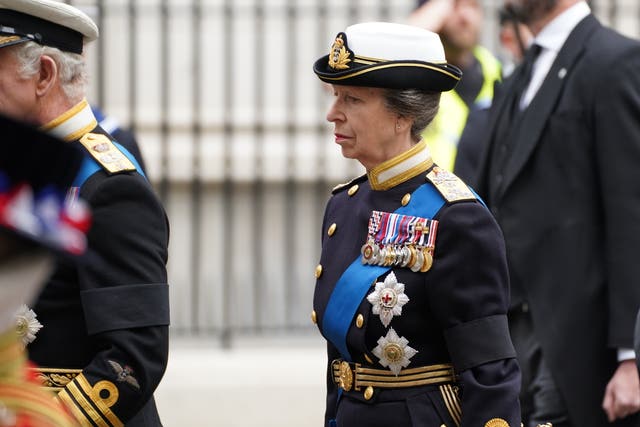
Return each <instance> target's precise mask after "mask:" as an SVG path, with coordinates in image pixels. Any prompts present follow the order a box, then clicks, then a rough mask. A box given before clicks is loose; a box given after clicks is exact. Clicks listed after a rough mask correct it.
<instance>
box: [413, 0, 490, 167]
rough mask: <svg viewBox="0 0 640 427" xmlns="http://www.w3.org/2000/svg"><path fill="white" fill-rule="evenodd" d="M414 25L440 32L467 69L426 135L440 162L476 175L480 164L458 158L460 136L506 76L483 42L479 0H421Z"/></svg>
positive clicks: (450, 56)
mask: <svg viewBox="0 0 640 427" xmlns="http://www.w3.org/2000/svg"><path fill="white" fill-rule="evenodd" d="M409 24H411V25H415V26H417V27H420V28H424V29H427V30H429V31H433V32H436V33H438V34H439V35H440V38H441V39H442V44H443V45H444V51H445V55H446V57H447V60H448V61H450V62H451V63H452V64H453V65H455V66H457V67H459V68H460V69H461V70H462V72H463V74H464V77H463V78H462V80H461V81H460V83H458V85H457V86H456V88H455V89H454V90H451V91H448V92H444V93H443V94H442V99H441V101H440V111H439V112H438V115H437V116H436V117H435V119H434V120H433V121H432V122H431V124H430V125H429V126H428V127H427V128H426V130H425V131H424V133H423V135H422V136H423V138H424V139H425V140H426V141H427V145H428V146H429V149H430V150H431V155H432V156H433V160H434V162H436V164H437V165H439V166H440V167H442V168H444V169H446V170H448V171H454V172H455V173H456V174H458V175H459V176H460V177H462V178H463V179H465V178H466V177H471V176H472V175H473V173H474V172H475V169H476V164H471V163H467V162H465V161H462V162H459V163H458V162H456V158H457V155H458V143H459V141H460V136H461V135H462V132H463V130H464V129H465V126H467V118H468V117H469V115H470V113H472V112H473V111H475V110H481V109H486V108H488V107H489V106H490V105H491V100H492V99H493V87H494V85H495V83H496V82H497V81H499V80H500V76H501V69H500V63H499V62H498V60H497V59H496V58H495V56H494V55H493V54H492V53H491V52H489V50H487V49H486V48H484V47H482V46H480V45H479V44H478V43H479V40H480V32H481V30H482V24H483V10H482V5H481V4H480V0H420V1H418V7H417V8H416V9H415V10H414V11H413V13H412V14H411V15H410V16H409ZM471 132H472V133H473V130H471Z"/></svg>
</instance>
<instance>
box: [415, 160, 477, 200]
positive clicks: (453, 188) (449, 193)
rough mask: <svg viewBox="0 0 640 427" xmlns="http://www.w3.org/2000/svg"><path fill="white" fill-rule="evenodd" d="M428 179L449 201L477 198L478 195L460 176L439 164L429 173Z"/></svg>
mask: <svg viewBox="0 0 640 427" xmlns="http://www.w3.org/2000/svg"><path fill="white" fill-rule="evenodd" d="M427 180H429V181H431V183H432V184H433V185H434V186H435V187H436V188H437V189H438V191H439V192H440V194H442V197H444V198H445V199H446V200H447V202H459V201H461V200H476V199H477V197H476V195H475V194H473V192H472V191H471V190H470V189H469V187H468V186H467V184H465V183H464V182H462V180H461V179H460V178H458V177H457V176H456V175H454V174H452V173H451V172H449V171H446V170H444V169H442V168H441V167H439V166H434V167H433V169H431V170H430V171H429V173H428V174H427Z"/></svg>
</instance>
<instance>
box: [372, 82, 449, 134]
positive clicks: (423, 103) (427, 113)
mask: <svg viewBox="0 0 640 427" xmlns="http://www.w3.org/2000/svg"><path fill="white" fill-rule="evenodd" d="M382 96H383V97H384V100H385V105H386V107H387V108H388V109H389V111H391V112H393V113H396V114H398V115H399V116H401V117H407V118H413V124H412V125H411V138H412V139H413V140H414V141H419V140H420V138H421V136H420V134H421V133H422V131H423V130H424V128H426V127H427V125H428V124H429V123H431V121H432V120H433V118H434V117H435V116H436V114H437V113H438V107H439V105H440V92H427V91H424V90H419V89H387V90H385V91H384V92H383V95H382Z"/></svg>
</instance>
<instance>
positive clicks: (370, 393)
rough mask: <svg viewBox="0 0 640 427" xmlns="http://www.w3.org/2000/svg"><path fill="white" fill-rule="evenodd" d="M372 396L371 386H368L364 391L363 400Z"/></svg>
mask: <svg viewBox="0 0 640 427" xmlns="http://www.w3.org/2000/svg"><path fill="white" fill-rule="evenodd" d="M372 397H373V387H371V386H368V387H367V388H366V389H365V391H364V398H365V400H369V399H371V398H372Z"/></svg>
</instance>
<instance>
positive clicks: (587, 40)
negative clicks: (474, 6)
mask: <svg viewBox="0 0 640 427" xmlns="http://www.w3.org/2000/svg"><path fill="white" fill-rule="evenodd" d="M508 3H509V6H510V7H512V9H513V10H514V11H515V12H516V13H517V14H518V16H519V17H520V19H522V20H523V22H525V23H526V24H527V25H528V27H529V28H530V29H531V30H532V32H533V34H534V36H535V39H534V41H533V45H532V47H531V49H530V53H529V54H528V55H527V56H528V59H526V60H525V61H524V63H523V64H522V65H521V67H520V68H519V69H518V70H516V71H515V72H514V74H513V77H512V78H511V79H510V80H508V81H507V82H505V85H504V89H503V90H502V91H501V94H500V96H498V98H497V99H496V101H495V102H494V106H493V111H492V113H491V118H490V125H489V126H490V132H489V136H488V138H489V140H488V141H487V144H485V146H486V149H485V152H484V154H483V159H482V161H481V167H480V173H479V178H478V182H477V185H476V188H477V190H478V191H479V193H480V194H481V195H482V196H483V197H484V199H485V200H486V202H487V203H488V205H489V207H490V208H491V210H492V212H493V213H494V215H495V217H496V218H497V220H498V223H499V224H500V226H501V227H502V229H503V231H504V235H505V240H506V244H507V254H508V261H509V268H510V276H511V287H512V288H511V306H510V307H511V308H510V314H509V324H510V328H511V333H512V337H513V340H514V345H515V346H516V351H517V352H518V358H519V361H520V365H521V367H522V370H523V384H522V394H521V403H522V410H523V417H524V422H525V426H530V425H535V424H536V423H540V422H552V423H553V425H554V427H558V426H574V427H575V426H580V427H601V426H604V425H607V421H609V422H614V421H615V425H625V426H626V425H637V422H638V419H637V415H632V414H635V413H637V411H638V409H639V408H640V387H639V385H638V373H637V368H636V365H635V363H634V358H635V355H634V352H633V351H632V350H631V349H632V348H633V329H634V321H635V314H636V312H637V311H638V306H639V304H640V286H638V285H637V283H636V281H637V278H638V277H640V264H639V263H638V262H637V259H636V255H635V254H637V253H638V251H639V250H640V214H639V209H640V167H638V165H640V73H638V70H639V69H640V43H638V42H637V41H635V40H630V39H627V38H625V37H623V36H621V35H620V34H617V33H616V32H614V31H612V30H610V29H607V28H604V27H603V26H602V25H601V24H600V23H599V22H598V20H597V19H596V18H595V17H594V16H593V15H592V14H591V11H590V9H589V6H588V5H587V3H586V2H584V1H580V0H510V1H509V2H508ZM536 54H537V55H536ZM529 64H533V66H532V67H531V66H529ZM529 71H530V72H529Z"/></svg>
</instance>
